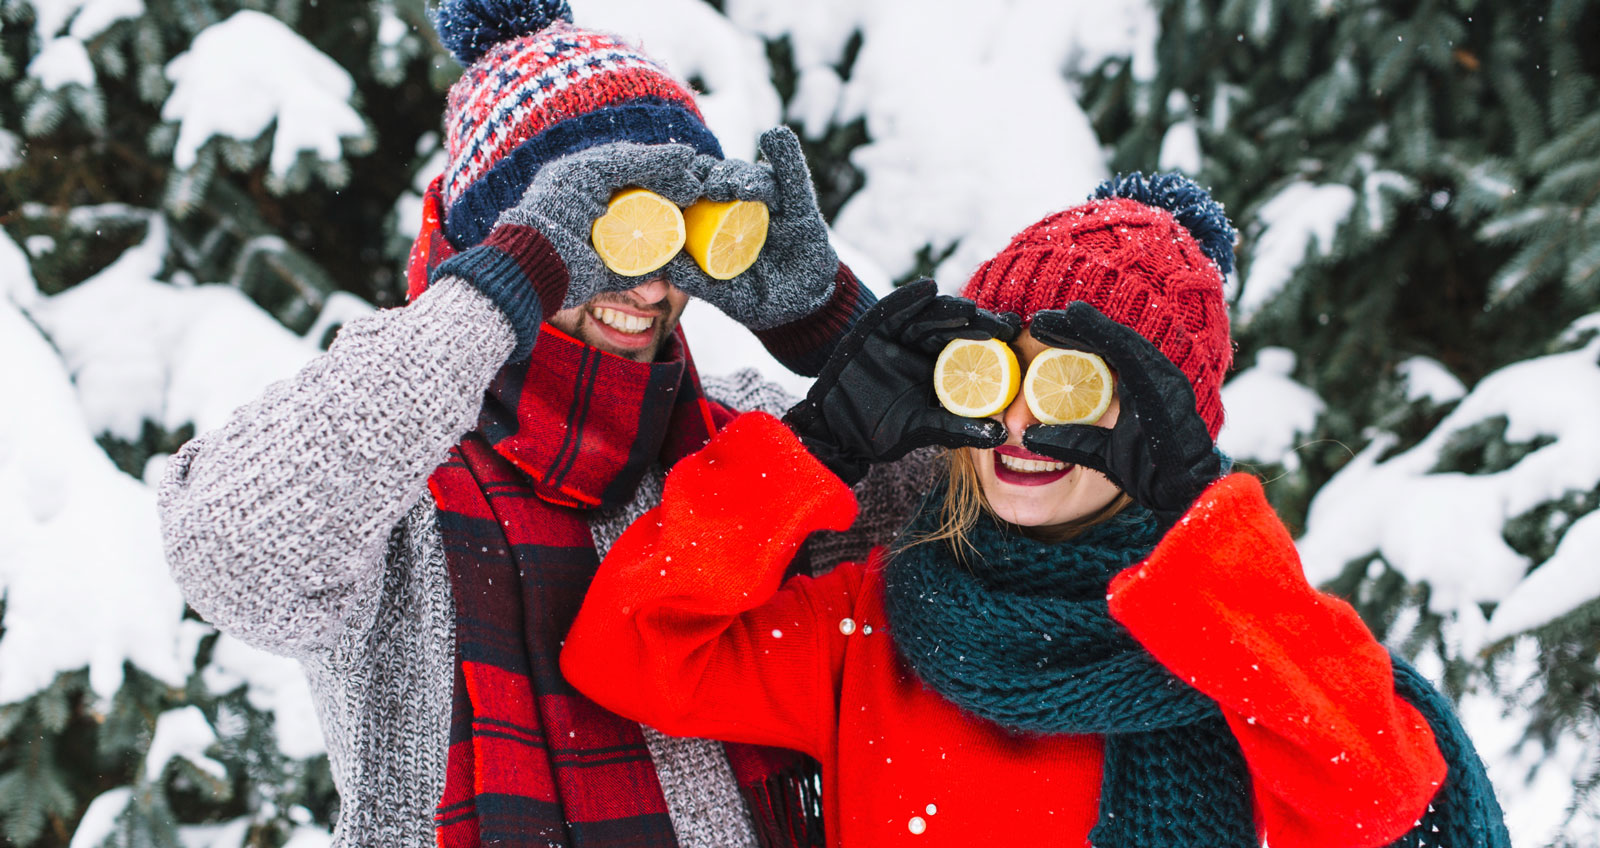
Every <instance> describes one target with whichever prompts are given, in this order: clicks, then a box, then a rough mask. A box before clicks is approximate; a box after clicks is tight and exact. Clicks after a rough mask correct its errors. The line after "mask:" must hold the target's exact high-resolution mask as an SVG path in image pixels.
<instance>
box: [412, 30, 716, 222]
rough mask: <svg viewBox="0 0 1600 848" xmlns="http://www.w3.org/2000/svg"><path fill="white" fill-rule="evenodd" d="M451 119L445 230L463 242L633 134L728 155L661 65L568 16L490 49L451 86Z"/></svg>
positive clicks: (447, 130)
mask: <svg viewBox="0 0 1600 848" xmlns="http://www.w3.org/2000/svg"><path fill="white" fill-rule="evenodd" d="M507 35H510V33H507ZM444 124H445V150H446V153H447V154H448V155H449V160H448V163H447V164H446V166H445V174H444V182H443V190H444V200H445V209H446V216H445V228H446V231H447V232H448V233H449V234H450V240H451V241H452V242H454V243H455V244H456V245H457V246H458V247H467V246H470V245H473V244H476V243H478V241H479V240H481V239H482V238H483V237H484V236H485V235H486V234H488V232H489V229H490V227H491V226H492V225H493V223H494V221H495V219H496V218H497V217H499V215H500V213H501V212H503V211H505V210H506V209H508V208H510V207H511V206H512V205H513V204H515V203H516V202H517V200H519V199H520V198H521V197H522V193H523V191H524V190H526V189H527V187H528V186H529V185H530V184H531V183H532V182H533V178H534V175H535V174H537V173H538V172H539V170H540V169H541V168H543V167H544V166H545V165H547V164H549V163H551V162H553V161H555V160H557V159H559V158H561V157H562V156H566V155H569V154H572V153H576V152H578V151H580V150H584V149H586V148H589V147H594V146H596V145H601V144H608V143H610V142H618V141H631V142H638V143H640V144H686V145H689V146H690V147H693V148H694V149H695V151H697V152H699V153H705V154H709V155H712V156H715V157H717V158H719V159H720V158H722V147H721V145H720V144H719V143H718V142H717V139H716V136H714V135H712V133H711V131H710V130H709V129H707V128H706V125H705V120H704V118H703V117H702V116H701V114H700V110H699V108H698V107H697V106H696V105H695V101H694V95H693V94H691V93H690V91H689V89H688V88H687V87H686V86H684V85H683V84H681V83H679V82H678V81H677V80H675V79H673V77H672V75H671V74H670V73H669V72H668V71H667V69H666V68H665V67H664V66H663V65H662V64H661V63H659V62H657V61H656V60H654V59H652V58H650V57H649V56H647V55H645V54H644V53H643V52H641V51H639V50H638V49H636V48H634V47H633V46H631V45H629V44H628V43H627V42H626V41H624V40H622V39H621V38H619V37H617V36H615V35H611V34H609V33H604V32H596V31H593V30H588V29H584V28H582V27H577V26H574V25H572V24H571V23H568V22H567V21H565V20H556V21H554V22H553V23H551V24H550V25H549V26H547V27H545V28H544V29H542V30H540V31H538V32H534V33H530V34H523V35H517V36H515V37H511V38H508V39H507V40H506V41H503V42H501V43H499V44H496V45H494V46H493V47H488V48H486V49H484V50H483V51H482V53H481V55H479V56H477V57H476V60H475V61H473V63H472V64H470V65H468V66H467V68H466V70H465V71H463V72H462V74H461V77H460V78H459V79H458V80H456V82H455V84H454V85H452V86H451V87H450V94H449V97H448V99H447V107H446V112H445V118H444Z"/></svg>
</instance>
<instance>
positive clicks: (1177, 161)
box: [1156, 88, 1202, 176]
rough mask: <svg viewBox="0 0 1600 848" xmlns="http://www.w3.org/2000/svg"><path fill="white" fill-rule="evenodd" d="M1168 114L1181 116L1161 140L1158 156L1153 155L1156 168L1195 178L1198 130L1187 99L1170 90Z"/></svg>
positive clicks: (1198, 170)
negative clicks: (1179, 172) (1178, 172)
mask: <svg viewBox="0 0 1600 848" xmlns="http://www.w3.org/2000/svg"><path fill="white" fill-rule="evenodd" d="M1167 113H1168V114H1169V115H1181V116H1182V117H1181V118H1179V119H1178V120H1177V121H1175V122H1174V123H1173V124H1172V126H1170V127H1168V128H1167V133H1166V135H1164V136H1162V138H1161V152H1160V153H1158V154H1157V155H1156V163H1157V166H1158V167H1159V168H1160V169H1161V170H1163V171H1182V172H1184V173H1185V174H1189V175H1190V176H1194V175H1196V174H1199V173H1200V166H1201V164H1202V163H1201V158H1200V128H1199V127H1198V126H1196V124H1195V116H1194V106H1193V105H1192V104H1190V102H1189V95H1187V94H1185V93H1184V92H1182V91H1181V90H1179V89H1176V88H1175V89H1173V90H1172V92H1171V93H1170V94H1168V95H1167Z"/></svg>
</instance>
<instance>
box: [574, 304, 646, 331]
mask: <svg viewBox="0 0 1600 848" xmlns="http://www.w3.org/2000/svg"><path fill="white" fill-rule="evenodd" d="M589 312H590V314H591V315H593V316H594V317H595V318H596V319H598V320H599V321H600V323H602V324H604V325H606V326H607V327H612V328H614V329H618V330H621V331H622V332H624V333H642V332H644V331H645V330H648V329H650V325H651V324H654V323H655V322H656V319H654V318H646V317H643V316H640V315H629V314H627V313H626V312H618V311H617V310H615V309H607V308H606V307H604V306H602V307H600V308H598V309H591V310H590V311H589Z"/></svg>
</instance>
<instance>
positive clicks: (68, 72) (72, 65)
mask: <svg viewBox="0 0 1600 848" xmlns="http://www.w3.org/2000/svg"><path fill="white" fill-rule="evenodd" d="M28 76H30V77H33V78H34V79H37V80H38V81H39V83H40V84H41V85H43V86H44V87H45V88H46V89H48V90H50V91H55V90H56V89H58V88H63V87H66V86H69V85H81V86H83V87H84V88H92V87H93V86H94V63H93V62H90V61H89V51H88V49H86V48H85V47H84V46H83V42H82V41H79V40H78V39H76V38H73V37H72V36H66V35H64V36H62V37H60V38H57V39H53V40H51V41H50V42H49V43H48V44H46V45H45V46H44V47H43V48H41V49H40V50H39V54H38V55H37V56H34V57H33V60H32V61H30V62H28Z"/></svg>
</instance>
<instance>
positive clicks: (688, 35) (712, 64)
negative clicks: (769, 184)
mask: <svg viewBox="0 0 1600 848" xmlns="http://www.w3.org/2000/svg"><path fill="white" fill-rule="evenodd" d="M573 15H574V18H573V20H574V22H575V23H577V24H578V25H579V26H586V27H593V28H595V29H600V30H605V31H608V32H615V33H618V34H620V35H622V36H623V37H624V39H625V40H627V41H629V42H631V43H634V44H637V45H638V46H639V47H640V48H642V49H643V50H644V51H645V53H646V54H648V55H649V56H650V57H651V58H653V59H656V60H657V61H659V62H661V63H663V64H665V65H666V66H667V69H668V70H669V71H671V72H672V75H673V76H674V77H676V78H677V79H679V80H683V81H688V80H689V79H690V78H692V77H699V78H700V79H702V80H704V81H705V84H706V86H707V87H708V88H709V89H710V92H709V93H707V94H702V95H700V96H698V97H696V98H695V99H696V102H697V103H698V104H699V106H700V111H701V113H702V114H703V115H705V119H706V125H707V126H709V127H710V128H711V131H712V132H714V133H716V135H717V140H718V141H720V142H722V147H723V152H724V153H726V154H727V155H728V156H732V157H736V158H739V159H746V160H749V159H753V158H755V153H756V140H757V138H758V137H759V136H760V135H761V133H762V132H764V131H766V130H768V129H771V128H772V127H773V126H775V125H777V124H778V123H779V122H780V121H781V120H782V114H781V108H782V105H781V104H780V102H779V100H778V92H777V90H776V89H774V88H773V87H772V81H771V79H770V76H769V75H768V74H767V73H765V72H764V71H763V72H762V73H751V69H752V68H763V69H764V68H765V67H766V62H767V60H766V52H765V47H764V46H763V45H762V43H761V41H760V39H758V38H756V37H755V36H754V35H753V34H751V33H749V32H745V31H742V30H740V29H739V28H738V27H735V26H734V25H733V24H732V23H730V22H729V20H728V19H727V18H726V17H724V16H723V15H721V14H719V13H718V12H717V10H716V9H713V8H712V7H711V6H710V4H708V3H705V2H703V0H586V2H583V3H575V4H573Z"/></svg>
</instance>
